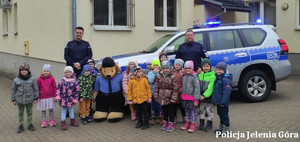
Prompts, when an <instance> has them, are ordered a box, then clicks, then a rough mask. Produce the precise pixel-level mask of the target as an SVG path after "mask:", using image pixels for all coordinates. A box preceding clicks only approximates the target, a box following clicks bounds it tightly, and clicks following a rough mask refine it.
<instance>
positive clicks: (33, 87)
mask: <svg viewBox="0 0 300 142" xmlns="http://www.w3.org/2000/svg"><path fill="white" fill-rule="evenodd" d="M38 98H39V89H38V87H37V84H36V80H35V78H34V77H33V76H31V77H29V78H28V79H27V80H23V79H21V78H19V77H16V78H15V79H14V81H13V84H12V87H11V101H12V102H14V101H16V102H17V104H22V105H25V104H30V103H33V101H34V100H37V99H38Z"/></svg>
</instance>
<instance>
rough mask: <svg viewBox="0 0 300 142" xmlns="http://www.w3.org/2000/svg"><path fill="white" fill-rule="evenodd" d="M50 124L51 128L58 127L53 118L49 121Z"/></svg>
mask: <svg viewBox="0 0 300 142" xmlns="http://www.w3.org/2000/svg"><path fill="white" fill-rule="evenodd" d="M49 124H50V126H51V127H53V126H56V123H55V121H54V119H52V118H51V119H50V120H49Z"/></svg>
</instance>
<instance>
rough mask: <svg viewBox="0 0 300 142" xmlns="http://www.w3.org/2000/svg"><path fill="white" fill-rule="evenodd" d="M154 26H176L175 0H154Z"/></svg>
mask: <svg viewBox="0 0 300 142" xmlns="http://www.w3.org/2000/svg"><path fill="white" fill-rule="evenodd" d="M154 15H155V27H163V28H167V27H177V0H155V1H154Z"/></svg>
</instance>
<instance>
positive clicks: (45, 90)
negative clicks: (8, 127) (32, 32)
mask: <svg viewBox="0 0 300 142" xmlns="http://www.w3.org/2000/svg"><path fill="white" fill-rule="evenodd" d="M97 74H98V72H97V70H96V68H95V63H94V60H93V59H90V60H88V62H87V64H86V65H84V66H83V71H82V73H81V74H80V75H79V76H78V79H77V78H76V76H75V74H74V70H73V68H72V67H71V66H66V67H65V68H64V77H63V78H62V79H61V80H60V81H59V83H58V85H57V86H56V82H55V79H54V77H53V76H52V75H51V65H49V64H45V65H44V66H43V69H42V74H41V75H40V76H39V77H38V78H37V80H36V79H35V77H34V76H32V74H31V72H30V68H29V65H28V64H25V63H24V64H22V65H20V68H19V75H18V77H16V78H15V79H14V80H13V85H12V90H11V100H12V102H13V104H14V105H17V106H18V110H19V112H18V117H19V124H20V125H19V128H18V130H17V132H18V133H21V132H23V131H24V109H25V108H26V112H27V124H28V129H29V130H30V131H34V130H35V128H34V126H33V124H32V106H33V103H38V105H37V109H38V110H40V111H41V115H42V123H41V127H42V128H45V127H47V126H48V124H47V118H46V111H47V110H48V111H49V126H51V127H52V126H56V123H55V121H54V111H53V109H54V108H55V106H56V104H55V102H58V103H59V105H60V106H61V129H62V130H66V129H67V125H66V117H67V113H68V115H69V117H70V121H71V122H70V125H71V126H74V127H77V126H78V123H77V122H76V121H75V116H74V108H73V106H74V105H75V104H76V103H78V101H79V102H80V108H79V114H80V118H81V120H82V123H83V124H86V123H88V122H91V117H90V106H91V99H92V95H93V91H94V90H93V88H94V81H95V79H96V76H97Z"/></svg>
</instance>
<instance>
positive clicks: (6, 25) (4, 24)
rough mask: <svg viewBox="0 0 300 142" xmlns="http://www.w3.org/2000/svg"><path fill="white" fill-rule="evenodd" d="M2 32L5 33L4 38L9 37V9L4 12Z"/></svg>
mask: <svg viewBox="0 0 300 142" xmlns="http://www.w3.org/2000/svg"><path fill="white" fill-rule="evenodd" d="M2 31H3V36H7V35H8V10H7V9H3V10H2Z"/></svg>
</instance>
